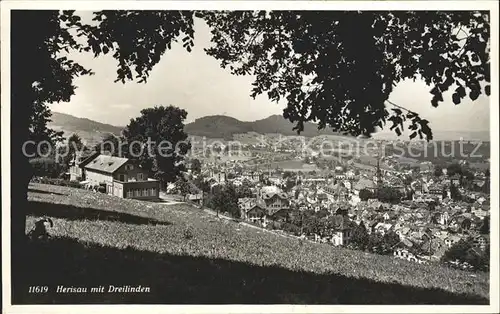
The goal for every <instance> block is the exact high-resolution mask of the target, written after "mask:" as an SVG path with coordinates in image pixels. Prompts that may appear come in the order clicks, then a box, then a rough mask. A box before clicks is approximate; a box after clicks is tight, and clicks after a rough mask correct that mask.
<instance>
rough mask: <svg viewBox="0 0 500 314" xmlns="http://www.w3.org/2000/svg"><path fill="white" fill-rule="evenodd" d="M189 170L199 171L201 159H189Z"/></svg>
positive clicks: (197, 172)
mask: <svg viewBox="0 0 500 314" xmlns="http://www.w3.org/2000/svg"><path fill="white" fill-rule="evenodd" d="M191 171H192V172H193V173H196V174H199V173H200V172H201V161H200V160H199V159H196V158H195V159H193V160H191Z"/></svg>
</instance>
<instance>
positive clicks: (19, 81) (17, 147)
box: [10, 11, 37, 303]
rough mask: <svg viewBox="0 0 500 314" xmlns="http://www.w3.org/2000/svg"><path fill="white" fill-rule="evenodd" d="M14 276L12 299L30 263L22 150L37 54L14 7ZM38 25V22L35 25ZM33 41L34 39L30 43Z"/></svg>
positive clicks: (26, 179) (21, 14)
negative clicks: (34, 56)
mask: <svg viewBox="0 0 500 314" xmlns="http://www.w3.org/2000/svg"><path fill="white" fill-rule="evenodd" d="M11 17H12V19H11V27H12V28H11V104H10V106H11V107H10V108H11V117H10V118H11V147H10V148H11V156H10V158H11V160H10V161H11V179H10V187H11V195H10V197H11V223H10V226H11V263H12V269H11V276H12V301H13V303H14V301H15V299H16V290H17V289H16V283H18V284H19V279H20V276H21V275H22V273H23V269H25V267H26V266H27V265H28V263H29V262H31V261H29V260H28V259H27V258H23V253H25V248H26V213H27V207H28V205H29V204H28V200H27V194H28V184H29V181H30V179H31V176H32V169H31V165H30V164H29V161H28V157H27V156H26V155H25V154H24V153H23V144H24V143H25V142H26V141H27V140H28V138H29V121H30V116H31V112H32V110H33V102H34V99H35V98H34V97H35V95H34V92H33V88H32V84H33V80H32V79H31V76H30V74H31V73H32V71H33V67H34V66H36V64H34V63H35V62H36V61H35V60H36V58H33V53H36V51H37V49H32V48H33V47H31V46H30V42H32V41H31V39H32V36H33V35H30V33H31V32H32V30H30V29H32V27H27V24H26V21H27V20H29V16H27V14H26V12H25V11H12V15H11ZM34 28H36V26H34ZM31 45H33V43H31Z"/></svg>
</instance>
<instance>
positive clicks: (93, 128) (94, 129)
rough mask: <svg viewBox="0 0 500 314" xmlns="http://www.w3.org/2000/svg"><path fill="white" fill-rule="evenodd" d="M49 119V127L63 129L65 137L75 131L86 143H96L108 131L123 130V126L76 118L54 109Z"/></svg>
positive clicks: (116, 132)
mask: <svg viewBox="0 0 500 314" xmlns="http://www.w3.org/2000/svg"><path fill="white" fill-rule="evenodd" d="M51 119H52V121H51V122H50V123H49V127H50V128H52V129H54V130H57V131H63V132H64V136H65V137H69V136H70V135H71V134H73V133H77V134H78V135H79V136H80V137H81V138H82V140H83V141H84V142H85V143H87V144H93V143H97V142H99V141H100V140H101V139H102V138H103V137H104V136H106V135H108V134H110V133H111V134H114V135H120V133H121V131H122V130H123V127H118V126H114V125H111V124H106V123H101V122H97V121H94V120H90V119H87V118H78V117H75V116H72V115H69V114H65V113H60V112H54V111H53V112H52V117H51Z"/></svg>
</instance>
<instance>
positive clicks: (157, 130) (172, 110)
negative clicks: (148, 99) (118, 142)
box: [123, 106, 191, 183]
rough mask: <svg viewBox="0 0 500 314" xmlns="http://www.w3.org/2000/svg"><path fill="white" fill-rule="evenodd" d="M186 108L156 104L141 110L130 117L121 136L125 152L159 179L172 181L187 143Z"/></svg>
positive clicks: (177, 172) (180, 169) (189, 146)
mask: <svg viewBox="0 0 500 314" xmlns="http://www.w3.org/2000/svg"><path fill="white" fill-rule="evenodd" d="M186 117H187V112H186V111H185V110H183V109H179V108H177V107H174V106H168V107H164V106H156V107H154V108H147V109H143V110H141V116H140V117H137V118H135V119H132V120H130V123H129V124H128V125H127V127H126V128H125V130H123V136H124V138H125V140H126V143H127V145H128V146H127V149H125V150H124V152H125V153H126V154H130V157H131V158H134V159H137V160H139V162H140V164H141V166H142V167H144V168H145V169H148V170H149V171H150V172H151V174H152V175H153V176H154V177H155V178H157V179H160V180H161V181H162V182H164V183H166V182H174V181H175V180H176V178H177V177H178V176H179V174H180V172H181V171H184V170H185V166H184V164H183V162H184V157H185V156H186V154H187V152H188V151H189V149H191V144H190V143H189V142H188V141H187V138H188V135H187V134H186V133H185V132H184V120H185V119H186Z"/></svg>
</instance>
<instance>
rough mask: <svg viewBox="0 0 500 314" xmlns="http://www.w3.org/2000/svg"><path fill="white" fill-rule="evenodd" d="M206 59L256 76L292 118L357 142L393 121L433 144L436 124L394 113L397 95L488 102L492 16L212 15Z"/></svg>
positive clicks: (260, 88)
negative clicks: (423, 87) (399, 88)
mask: <svg viewBox="0 0 500 314" xmlns="http://www.w3.org/2000/svg"><path fill="white" fill-rule="evenodd" d="M202 16H203V18H204V19H205V21H206V22H207V23H208V25H209V26H210V27H211V28H212V35H213V37H212V42H213V43H214V45H213V46H212V47H211V48H209V49H207V50H206V51H207V53H208V54H209V55H211V56H213V57H215V58H216V59H218V60H219V61H220V63H221V66H222V67H224V68H229V69H230V71H231V73H233V74H235V75H247V74H252V75H254V76H255V81H254V83H253V89H252V94H251V95H252V96H253V97H256V96H257V95H260V94H264V93H267V96H268V97H269V98H270V99H271V100H273V101H279V100H281V99H285V100H286V102H287V107H286V109H285V110H284V112H283V113H284V117H285V118H287V119H289V120H290V121H291V122H294V123H296V130H298V131H301V130H302V129H303V125H304V122H306V121H318V123H319V127H320V128H323V127H326V126H329V127H331V128H332V129H333V130H335V131H340V132H344V133H349V134H352V135H361V134H365V135H370V134H371V133H373V132H374V130H375V128H376V127H383V126H384V125H385V124H386V123H387V122H391V123H392V125H391V126H390V129H391V130H394V131H395V132H396V133H397V134H398V135H400V134H401V133H402V131H403V126H404V124H405V122H407V121H408V122H410V121H411V123H409V126H408V128H409V129H410V130H411V131H412V132H411V134H410V138H414V137H416V136H417V135H419V137H420V138H426V139H428V140H430V139H432V131H431V129H430V125H429V121H427V120H425V119H422V118H420V117H419V115H418V114H417V113H416V112H412V111H408V110H405V109H404V108H400V107H399V106H397V105H396V106H395V107H394V108H392V109H390V110H389V109H388V108H386V104H388V103H389V104H391V102H390V101H389V96H390V94H391V92H392V90H393V87H394V86H395V85H396V84H397V83H399V82H401V81H403V80H405V79H413V80H415V79H419V78H421V79H423V80H424V81H425V83H426V84H427V85H428V86H429V87H430V93H431V95H432V96H433V97H432V100H431V105H432V106H434V107H437V106H438V105H439V103H440V102H442V101H443V100H444V98H443V97H444V96H445V95H444V94H446V93H447V95H446V96H447V97H450V96H451V98H452V101H453V102H454V103H455V104H459V103H460V102H461V101H462V100H463V99H464V98H465V97H467V96H468V97H469V98H470V99H471V100H476V99H477V98H478V97H479V95H480V94H483V93H484V94H486V95H489V93H490V86H489V85H488V84H489V82H490V56H489V40H490V29H489V15H488V13H485V12H461V11H448V12H445V11H433V12H427V11H426V12H423V11H417V12H405V11H393V12H383V13H381V12H352V11H351V12H345V11H335V12H327V11H306V12H296V11H271V12H266V11H252V12H250V11H236V12H230V11H217V12H203V14H202Z"/></svg>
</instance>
